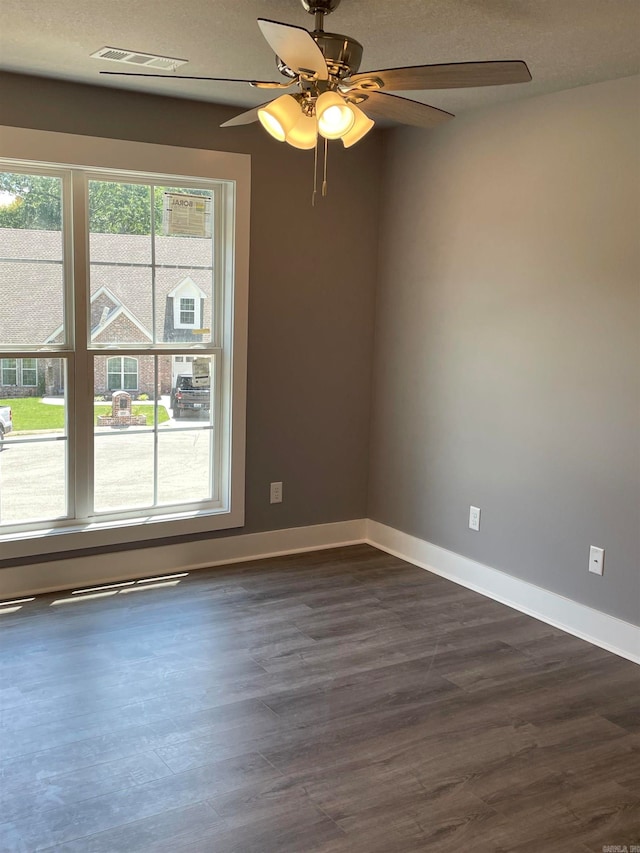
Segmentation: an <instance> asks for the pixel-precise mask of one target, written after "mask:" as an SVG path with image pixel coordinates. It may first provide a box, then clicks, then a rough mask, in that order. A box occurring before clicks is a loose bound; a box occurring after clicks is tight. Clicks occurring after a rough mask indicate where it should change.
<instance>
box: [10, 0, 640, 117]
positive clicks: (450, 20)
mask: <svg viewBox="0 0 640 853" xmlns="http://www.w3.org/2000/svg"><path fill="white" fill-rule="evenodd" d="M257 17H266V18H271V19H274V20H279V21H284V22H287V23H291V24H296V25H298V26H304V27H307V28H309V29H312V28H313V18H312V17H311V16H310V15H308V14H307V13H306V12H304V10H303V9H302V6H301V4H300V0H182V2H178V3H175V2H169V0H160V2H159V0H48V2H43V0H3V3H2V32H1V34H0V67H2V68H3V69H5V70H7V71H14V72H21V73H26V74H35V75H40V76H47V77H56V78H62V79H66V80H76V81H80V82H83V83H91V84H95V85H101V86H112V87H116V88H122V89H135V90H138V91H147V92H155V93H157V94H167V95H172V96H174V97H175V96H177V97H185V98H195V99H198V100H205V101H214V102H217V103H226V104H237V105H239V106H247V107H250V106H255V105H256V104H258V103H260V102H261V101H262V100H264V93H260V92H258V91H256V90H254V89H251V88H249V87H248V86H244V85H243V84H238V83H205V82H194V81H186V80H185V81H182V82H178V81H176V80H173V79H170V80H143V79H136V78H130V79H127V78H114V77H111V78H109V77H104V76H101V75H100V74H99V73H98V72H99V71H100V70H101V69H103V70H113V71H115V70H122V71H127V70H130V71H135V68H133V67H131V66H128V65H120V66H118V65H116V64H115V63H113V62H107V61H104V60H95V59H90V58H89V54H90V53H93V52H94V51H95V50H97V49H98V48H101V47H103V46H105V45H108V46H110V47H122V48H128V49H131V50H138V51H143V52H147V53H155V54H162V55H168V56H176V57H181V58H185V59H189V63H188V64H187V65H184V66H183V67H182V68H181V69H180V70H179V71H178V72H176V73H177V74H178V75H179V74H180V73H183V74H191V75H206V76H230V77H242V78H249V79H251V78H255V79H267V80H269V79H272V80H277V79H280V78H279V76H278V73H277V71H276V69H275V63H274V59H273V54H272V53H271V51H270V49H269V47H268V46H267V44H266V42H265V41H264V39H263V38H262V36H261V34H260V31H259V29H258V27H257V25H256V20H255V19H256V18H257ZM325 28H326V29H327V30H331V31H333V32H340V33H346V34H348V35H350V36H352V37H354V38H356V39H358V40H359V41H360V42H362V44H363V45H364V48H365V51H364V60H363V63H362V67H361V70H362V71H368V70H373V69H377V68H389V67H394V66H399V65H419V64H430V63H437V62H465V61H471V60H491V59H524V60H525V61H526V62H527V64H528V65H529V68H530V70H531V73H532V75H533V82H532V83H528V84H520V85H515V86H502V87H492V88H487V89H469V90H448V91H440V92H435V91H434V92H422V93H403V94H404V95H406V96H408V97H415V99H416V100H422V101H424V102H425V103H430V104H433V105H434V106H436V107H440V108H444V109H446V110H449V111H451V112H454V113H455V112H461V111H463V110H466V109H470V108H474V107H478V106H483V105H485V104H491V103H496V102H498V101H502V100H511V99H515V98H522V97H530V96H532V95H536V94H542V93H544V92H553V91H558V90H561V89H569V88H572V87H574V86H581V85H585V84H587V83H593V82H597V81H601V80H610V79H614V78H617V77H625V76H628V75H631V74H637V73H638V72H639V71H640V50H639V47H638V46H639V45H640V0H342V3H341V6H340V8H339V9H337V11H336V12H334V13H333V14H332V15H331V16H330V17H328V18H327V19H326V25H325ZM168 76H169V77H172V76H173V75H172V74H171V73H169V74H168Z"/></svg>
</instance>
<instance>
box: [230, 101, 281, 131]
mask: <svg viewBox="0 0 640 853" xmlns="http://www.w3.org/2000/svg"><path fill="white" fill-rule="evenodd" d="M268 103H270V101H266V103H265V104H259V105H258V106H257V107H254V108H253V109H252V110H247V111H246V112H244V113H240V115H237V116H234V117H233V118H230V119H229V120H228V121H225V122H223V124H221V125H220V127H239V126H240V125H242V124H251V123H252V122H254V121H258V110H261V109H262V107H264V106H266V104H268Z"/></svg>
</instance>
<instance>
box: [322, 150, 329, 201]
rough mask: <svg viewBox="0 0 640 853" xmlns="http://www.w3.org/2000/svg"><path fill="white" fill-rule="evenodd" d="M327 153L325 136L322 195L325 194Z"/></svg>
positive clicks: (324, 195)
mask: <svg viewBox="0 0 640 853" xmlns="http://www.w3.org/2000/svg"><path fill="white" fill-rule="evenodd" d="M328 155H329V140H328V139H327V138H326V137H325V140H324V174H323V176H322V195H323V197H326V195H327V158H328Z"/></svg>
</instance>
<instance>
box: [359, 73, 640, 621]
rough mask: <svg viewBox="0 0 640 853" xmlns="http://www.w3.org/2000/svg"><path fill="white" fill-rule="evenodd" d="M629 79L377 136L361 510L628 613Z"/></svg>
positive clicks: (637, 611) (635, 375) (635, 536)
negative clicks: (367, 459)
mask: <svg viewBox="0 0 640 853" xmlns="http://www.w3.org/2000/svg"><path fill="white" fill-rule="evenodd" d="M638 82H639V80H638V78H627V79H624V80H619V81H613V82H607V83H602V84H597V85H593V86H589V87H584V88H581V89H574V90H571V91H567V92H562V93H559V94H554V95H549V96H545V97H540V98H535V99H531V100H528V101H522V102H520V103H514V104H510V105H509V106H505V107H499V108H495V109H491V110H484V111H482V112H478V113H476V114H475V115H474V114H470V115H468V116H467V117H465V118H458V119H456V121H455V122H452V123H451V124H450V125H447V126H446V127H445V128H441V129H438V130H437V131H433V132H430V133H426V132H421V131H416V130H410V129H400V130H397V131H393V133H392V134H391V136H390V138H389V140H388V145H387V152H386V154H387V161H386V164H387V168H386V178H385V195H384V205H383V207H382V208H381V209H382V222H381V234H382V235H383V238H382V243H381V250H380V252H381V253H380V271H379V288H378V295H377V309H376V359H375V371H374V385H373V387H374V420H373V428H372V456H371V473H370V498H369V516H370V517H371V518H374V519H376V520H377V521H380V522H383V523H385V524H389V525H391V526H393V527H396V528H399V529H400V530H402V531H405V532H407V533H410V534H413V535H415V536H418V537H421V538H423V539H426V540H428V541H430V542H432V543H435V544H437V545H440V546H442V547H445V548H448V549H450V550H452V551H455V552H457V553H460V554H463V555H466V556H468V557H471V558H473V559H476V560H478V561H480V562H482V563H485V564H488V565H490V566H493V567H494V568H497V569H501V570H503V571H505V572H508V573H510V574H512V575H515V576H517V577H519V578H523V579H525V580H528V581H531V582H533V583H536V584H538V585H540V586H543V587H546V588H548V589H550V590H553V591H555V592H558V593H561V594H563V595H566V596H568V597H570V598H572V599H574V600H577V601H579V602H582V603H585V604H588V605H590V606H593V607H595V608H597V609H600V610H603V611H605V612H607V613H611V614H613V615H615V616H618V617H620V618H623V619H626V620H627V621H630V622H634V623H640V533H639V531H640V346H639V343H640V323H639V320H640V299H639V297H640V289H639V281H640V262H639V257H638V246H639V241H638V237H639V233H640V231H639V226H640V217H639V214H638V197H639V194H638V177H639V171H640V170H639V159H638V158H639V150H640V149H639V148H638V140H639V139H640V134H639V133H638V130H639V126H638V115H639V114H638V94H639V87H638ZM470 504H474V505H476V506H479V507H481V509H482V526H481V531H480V533H473V532H472V531H470V530H469V529H468V512H469V505H470ZM589 545H598V546H601V547H604V548H606V570H605V575H604V577H603V578H599V577H597V576H595V575H589V574H588V572H587V558H588V551H589Z"/></svg>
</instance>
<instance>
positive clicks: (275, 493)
mask: <svg viewBox="0 0 640 853" xmlns="http://www.w3.org/2000/svg"><path fill="white" fill-rule="evenodd" d="M269 502H270V503H272V504H281V503H282V483H271V489H270V492H269Z"/></svg>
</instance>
